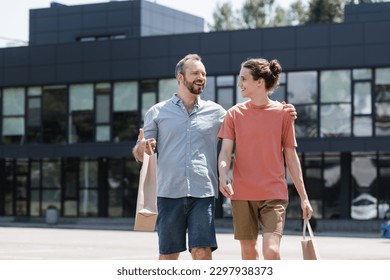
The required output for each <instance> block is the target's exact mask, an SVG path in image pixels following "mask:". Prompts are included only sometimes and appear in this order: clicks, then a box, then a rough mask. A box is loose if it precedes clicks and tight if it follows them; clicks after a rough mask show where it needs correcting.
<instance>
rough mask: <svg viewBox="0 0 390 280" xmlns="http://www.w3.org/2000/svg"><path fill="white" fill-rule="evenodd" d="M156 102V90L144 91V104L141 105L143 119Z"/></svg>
mask: <svg viewBox="0 0 390 280" xmlns="http://www.w3.org/2000/svg"><path fill="white" fill-rule="evenodd" d="M154 104H156V92H154V91H149V92H143V93H142V105H141V115H142V121H143V120H144V117H145V113H146V111H147V110H149V109H150V107H152V106H153V105H154Z"/></svg>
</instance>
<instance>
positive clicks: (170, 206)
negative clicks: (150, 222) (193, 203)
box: [157, 197, 187, 260]
mask: <svg viewBox="0 0 390 280" xmlns="http://www.w3.org/2000/svg"><path fill="white" fill-rule="evenodd" d="M185 199H186V198H177V199H171V198H163V197H158V198H157V206H158V217H157V232H158V242H159V251H160V255H159V260H177V259H178V258H179V256H180V252H183V251H185V250H186V249H187V248H186V230H187V225H186V224H187V223H186V217H185V215H184V211H185Z"/></svg>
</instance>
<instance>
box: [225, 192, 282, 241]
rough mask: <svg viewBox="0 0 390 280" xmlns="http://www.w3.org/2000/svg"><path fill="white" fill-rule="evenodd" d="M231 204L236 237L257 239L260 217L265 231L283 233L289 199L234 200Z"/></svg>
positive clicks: (239, 238)
mask: <svg viewBox="0 0 390 280" xmlns="http://www.w3.org/2000/svg"><path fill="white" fill-rule="evenodd" d="M231 204H232V211H233V225H234V238H235V239H238V240H254V239H257V236H258V234H259V218H260V223H261V228H262V232H263V233H275V234H278V235H283V229H284V223H285V220H286V208H287V205H288V201H287V200H285V199H275V200H261V201H248V200H232V201H231Z"/></svg>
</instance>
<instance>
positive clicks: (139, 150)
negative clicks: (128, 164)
mask: <svg viewBox="0 0 390 280" xmlns="http://www.w3.org/2000/svg"><path fill="white" fill-rule="evenodd" d="M146 143H148V145H146ZM156 144H157V142H156V139H154V138H151V139H147V140H146V139H145V136H144V131H143V129H142V128H140V129H139V134H138V141H137V144H135V146H134V147H133V150H132V152H133V156H134V158H135V160H136V161H138V162H142V161H143V159H144V152H145V151H146V153H147V154H149V155H151V154H152V153H153V152H154V149H155V148H156Z"/></svg>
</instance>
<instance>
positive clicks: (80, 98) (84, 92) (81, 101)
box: [69, 84, 93, 112]
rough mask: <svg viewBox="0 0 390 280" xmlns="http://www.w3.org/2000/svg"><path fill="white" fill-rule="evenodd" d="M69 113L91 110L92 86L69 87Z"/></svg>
mask: <svg viewBox="0 0 390 280" xmlns="http://www.w3.org/2000/svg"><path fill="white" fill-rule="evenodd" d="M69 102H70V108H69V112H73V111H84V110H93V85H92V84H83V85H70V87H69Z"/></svg>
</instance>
